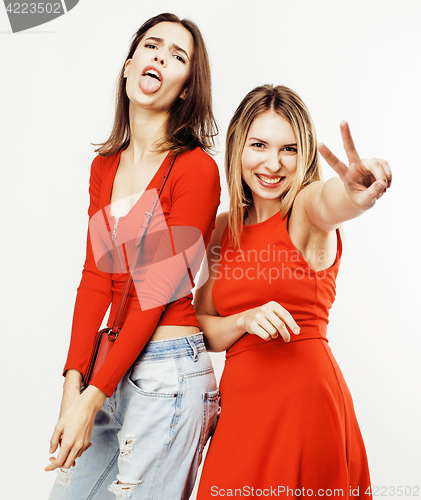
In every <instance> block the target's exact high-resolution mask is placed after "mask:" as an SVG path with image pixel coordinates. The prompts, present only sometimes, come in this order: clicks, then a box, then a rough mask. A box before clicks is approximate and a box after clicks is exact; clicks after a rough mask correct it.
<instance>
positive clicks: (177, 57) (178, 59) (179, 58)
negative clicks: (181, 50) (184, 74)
mask: <svg viewBox="0 0 421 500" xmlns="http://www.w3.org/2000/svg"><path fill="white" fill-rule="evenodd" d="M174 57H175V58H176V59H177V61H181V62H182V63H185V62H186V61H185V60H184V59H183V58H182V57H181V56H179V55H178V54H175V55H174Z"/></svg>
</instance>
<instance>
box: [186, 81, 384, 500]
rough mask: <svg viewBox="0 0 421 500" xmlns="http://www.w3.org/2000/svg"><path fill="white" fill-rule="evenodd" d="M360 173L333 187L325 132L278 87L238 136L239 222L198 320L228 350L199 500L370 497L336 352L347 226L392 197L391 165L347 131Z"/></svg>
mask: <svg viewBox="0 0 421 500" xmlns="http://www.w3.org/2000/svg"><path fill="white" fill-rule="evenodd" d="M341 133H342V138H343V144H344V148H345V152H346V154H347V157H348V160H349V164H350V165H349V167H347V166H346V165H345V164H343V163H342V162H340V161H339V160H338V159H337V158H336V157H335V156H334V155H333V154H332V153H331V152H330V151H329V149H328V148H327V147H326V146H324V145H320V146H319V152H320V153H321V154H322V155H323V157H324V158H325V159H326V161H327V162H328V163H329V165H330V166H331V167H332V168H333V169H334V170H335V171H336V173H337V174H338V176H339V177H334V178H332V179H329V180H328V181H327V182H323V181H322V180H321V166H320V159H319V154H318V149H317V143H316V133H315V130H314V126H313V124H312V121H311V118H310V115H309V112H308V110H307V108H306V107H305V105H304V103H303V102H302V100H301V99H300V97H299V96H298V95H297V94H296V93H295V92H293V91H292V90H290V89H288V88H286V87H273V86H271V85H265V86H262V87H257V88H255V89H254V90H253V91H251V92H250V93H249V94H248V95H247V96H246V97H245V98H244V100H243V101H242V102H241V104H240V106H239V107H238V109H237V111H236V112H235V115H234V117H233V119H232V120H231V123H230V125H229V128H228V133H227V147H226V174H227V179H228V187H229V192H230V211H229V212H228V213H224V214H221V215H220V216H218V218H217V223H216V228H215V231H214V233H213V235H212V239H211V243H210V245H209V247H208V258H209V262H210V264H211V265H210V279H209V280H208V281H207V282H206V284H205V285H204V286H203V287H202V288H199V290H198V291H197V294H196V297H195V307H196V311H197V315H198V319H199V323H200V325H201V328H202V330H203V332H204V334H205V338H206V342H207V345H208V347H209V349H210V350H212V351H224V350H227V353H226V363H225V368H224V372H223V375H222V379H221V385H220V392H221V416H220V419H219V422H218V425H217V428H216V431H215V434H214V437H213V438H212V441H211V444H210V447H209V452H208V455H207V457H206V460H205V464H204V469H203V474H202V478H201V483H200V487H199V494H198V499H200V500H203V499H210V498H214V497H216V496H256V497H257V496H262V497H263V496H276V497H285V498H286V497H289V498H290V497H292V498H298V497H302V496H306V497H307V496H329V495H331V496H333V495H334V496H335V497H340V498H355V497H360V498H364V499H367V498H369V497H370V496H371V491H370V478H369V471H368V465H367V458H366V453H365V448H364V444H363V440H362V437H361V433H360V429H359V426H358V423H357V420H356V417H355V413H354V408H353V404H352V399H351V395H350V393H349V390H348V387H347V385H346V383H345V380H344V378H343V376H342V373H341V371H340V369H339V367H338V365H337V363H336V361H335V358H334V357H333V355H332V353H331V350H330V348H329V345H328V341H327V337H326V330H327V324H328V316H329V309H330V307H331V306H332V304H333V302H334V299H335V279H336V275H337V272H338V268H339V262H340V258H341V253H342V243H341V234H340V227H341V225H342V223H343V222H344V221H346V220H349V219H353V218H355V217H358V216H359V215H362V214H363V213H364V212H365V211H366V210H368V209H370V208H372V207H373V206H374V205H375V203H376V200H377V199H379V198H380V197H381V196H382V195H383V194H384V193H385V192H386V189H387V188H388V187H390V184H391V172H390V168H389V166H388V164H387V163H386V162H385V161H383V160H378V159H371V160H361V159H360V157H359V156H358V153H357V151H356V149H355V146H354V143H353V140H352V137H351V134H350V130H349V127H348V125H347V123H345V122H342V123H341Z"/></svg>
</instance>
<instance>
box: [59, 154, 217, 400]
mask: <svg viewBox="0 0 421 500" xmlns="http://www.w3.org/2000/svg"><path fill="white" fill-rule="evenodd" d="M120 154H121V151H120V152H119V153H117V154H115V155H112V156H110V157H103V156H97V157H96V158H95V159H94V161H93V162H92V167H91V176H90V184H89V194H90V205H89V211H88V214H89V219H90V223H89V230H88V240H87V250H86V260H85V264H84V267H83V272H82V279H81V282H80V285H79V287H78V291H77V297H76V303H75V309H74V315H73V326H72V335H71V341H70V347H69V352H68V356H67V361H66V364H65V367H64V373H65V372H66V370H69V369H76V370H78V371H80V372H81V373H82V374H84V373H85V371H86V370H87V367H88V363H89V359H90V355H91V352H92V349H93V345H94V339H95V335H96V333H97V331H98V329H99V328H100V326H101V323H102V320H103V318H104V315H105V313H106V311H107V309H108V307H109V305H110V303H111V304H112V305H111V310H110V315H109V318H108V322H107V325H108V326H112V324H113V321H114V317H115V313H116V310H117V307H118V303H119V300H120V296H121V292H122V290H123V287H124V283H125V280H126V276H127V267H128V265H127V263H128V262H130V257H131V255H130V254H131V253H132V252H133V248H134V245H133V236H132V246H131V247H130V244H129V243H128V244H127V245H126V246H124V245H122V246H121V241H123V239H122V237H124V239H125V240H126V241H128V239H129V238H128V237H127V235H125V233H127V232H128V231H129V229H130V228H131V233H132V235H133V231H134V234H135V235H136V234H137V231H138V229H139V226H140V223H141V222H142V220H143V214H144V212H145V210H147V208H148V207H149V203H150V196H148V194H149V195H150V193H156V189H157V188H158V186H159V183H160V181H161V178H162V175H163V171H164V168H165V166H166V165H167V164H168V161H169V160H170V158H169V155H168V156H167V157H166V158H165V160H164V161H163V163H162V165H161V166H160V168H159V169H158V171H157V172H156V174H155V176H154V177H153V179H152V180H151V182H150V183H149V185H148V187H147V190H145V192H144V193H143V194H142V196H141V198H140V199H139V201H138V202H137V203H136V204H135V206H134V207H133V208H132V209H131V210H130V212H129V213H128V214H127V216H125V217H120V218H119V220H118V242H117V241H116V242H115V243H116V244H114V245H113V248H111V247H110V248H109V249H108V250H109V253H108V255H109V256H111V259H110V258H109V257H108V260H109V261H112V262H113V265H112V267H111V268H110V269H107V266H106V265H105V266H104V262H103V261H101V259H98V255H97V253H98V248H97V244H96V243H95V236H94V233H98V234H99V235H100V236H99V238H98V236H97V237H96V241H98V239H99V240H101V238H102V236H101V231H102V232H103V228H101V227H97V225H96V219H98V220H100V218H98V215H100V214H101V212H102V213H103V214H105V215H104V217H103V219H102V220H103V221H104V220H106V219H107V218H108V219H110V218H111V220H112V216H111V215H110V213H109V205H110V199H111V192H112V187H113V183H114V178H115V175H116V172H117V168H118V164H119V160H120ZM220 192H221V188H220V182H219V171H218V167H217V165H216V163H215V161H214V160H213V159H212V158H211V157H210V156H209V155H208V154H207V153H205V152H204V151H203V150H202V149H200V148H196V149H194V150H193V151H188V152H185V153H181V154H179V155H178V156H177V159H176V161H175V163H174V165H173V167H172V170H171V173H170V175H169V177H168V180H167V182H166V184H165V186H164V189H163V191H162V193H161V198H160V204H158V206H157V210H156V212H158V214H157V215H155V214H154V217H153V218H152V220H151V225H150V228H149V229H148V233H147V236H146V238H145V244H144V248H143V250H142V254H141V261H142V262H141V264H142V265H141V266H140V267H138V268H137V271H136V273H135V275H134V286H132V290H131V293H130V296H129V300H128V303H127V306H126V309H125V314H124V317H123V325H122V328H121V331H120V334H119V336H118V338H117V340H116V341H115V344H114V346H113V349H112V351H111V353H110V354H109V356H108V357H107V359H106V360H105V362H104V364H103V365H102V367H101V368H100V370H99V371H98V373H97V374H96V375H95V376H94V378H93V379H92V381H91V384H92V385H94V386H95V387H97V388H99V389H101V390H102V391H104V392H105V393H106V394H107V395H108V396H110V395H111V394H112V393H113V392H114V390H115V388H116V386H117V384H118V383H119V381H120V380H121V378H122V377H123V375H124V374H125V373H126V371H127V370H128V369H129V368H130V366H131V365H132V364H133V362H134V361H135V360H136V358H137V357H138V355H139V354H140V352H141V351H142V349H143V347H144V346H145V344H146V343H147V342H148V340H149V338H150V337H151V335H152V334H153V332H154V330H155V329H156V327H157V326H158V325H186V326H188V325H191V326H199V323H198V321H197V319H196V315H195V312H194V309H193V305H192V298H193V297H192V293H191V288H192V285H191V284H190V280H188V281H189V283H188V286H186V283H185V281H186V280H185V275H186V267H185V266H186V262H185V259H186V252H181V253H180V252H178V253H177V244H176V241H175V240H176V238H175V235H176V234H186V233H180V230H181V227H177V228H176V227H175V226H182V227H184V228H186V227H187V229H190V228H191V230H192V231H193V233H194V232H196V235H197V234H199V235H200V233H201V237H202V238H203V241H204V246H205V247H206V246H207V244H208V243H209V240H210V236H211V233H212V231H213V229H214V227H215V217H216V212H217V208H218V205H219V200H220ZM159 207H160V209H159V210H158V208H159ZM98 212H100V213H99V214H98ZM95 214H97V216H96V217H94V216H95ZM159 216H161V217H159ZM160 219H161V221H160ZM162 222H164V225H165V226H166V227H167V226H168V229H167V232H166V235H163V231H161V230H160V228H161V227H162ZM103 225H104V227H105V224H103ZM98 226H99V224H98ZM107 226H111V228H110V227H108V229H111V231H113V229H114V228H115V226H114V227H113V225H112V224H107ZM172 228H174V229H172ZM195 228H196V229H195ZM177 231H178V233H177ZM199 231H200V233H199ZM129 232H130V231H129ZM168 233H170V240H171V245H172V255H171V259H168V250H167V249H168V241H169V238H168ZM190 233H191V232H190ZM107 236H108V243H107V237H104V239H103V241H104V242H105V243H104V247H106V246H107V245H109V242H110V241H111V239H114V238H110V236H111V233H108V235H107ZM184 239H185V238H184ZM200 239H201V238H200ZM92 242H93V243H94V245H92ZM93 246H94V250H93ZM164 246H165V248H164ZM187 246H188V245H187ZM122 250H124V252H123V251H122ZM116 252H117V253H118V258H117V255H116ZM163 261H168V262H170V261H171V263H170V264H168V266H167V269H168V268H170V269H171V273H165V275H163V273H162V271H161V272H160V273H158V274H157V272H156V270H155V268H154V266H153V265H151V264H154V263H155V262H163ZM97 264H98V265H97ZM199 266H200V263H197V262H196V263H195V264H194V265H192V266H190V267H191V270H192V272H193V271H197V270H198V268H199ZM161 269H162V266H161ZM106 271H108V272H106ZM193 275H194V274H193ZM140 285H141V286H140ZM163 297H165V299H163ZM163 304H168V305H167V306H165V305H163Z"/></svg>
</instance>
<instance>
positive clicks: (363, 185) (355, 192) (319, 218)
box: [296, 122, 392, 231]
mask: <svg viewBox="0 0 421 500" xmlns="http://www.w3.org/2000/svg"><path fill="white" fill-rule="evenodd" d="M340 128H341V135H342V140H343V145H344V149H345V153H346V155H347V158H348V161H349V167H347V166H346V165H345V164H344V163H343V162H341V161H340V160H339V159H338V158H337V157H336V156H335V155H334V154H333V153H332V152H331V151H330V150H329V148H327V146H325V145H324V144H319V146H318V149H319V152H320V154H321V155H322V156H323V158H324V159H325V160H326V162H327V163H328V164H329V165H330V166H331V167H332V168H333V170H335V172H336V173H337V174H338V176H339V177H333V178H331V179H329V180H328V181H326V182H321V181H320V182H314V183H312V184H310V185H309V186H307V187H306V188H304V189H303V190H302V191H301V193H299V195H298V196H297V200H296V201H297V202H298V203H299V204H302V205H303V207H304V210H305V213H306V215H307V218H308V220H309V221H310V222H311V223H312V224H313V225H314V226H316V227H318V228H319V229H321V230H323V231H332V230H334V229H336V228H338V227H339V226H340V225H341V224H342V223H343V222H345V221H347V220H351V219H354V218H356V217H358V216H359V215H361V214H363V213H364V212H365V211H366V210H368V209H369V208H372V207H373V206H374V205H375V203H376V200H378V199H379V198H380V197H381V196H382V195H383V194H384V193H385V192H386V190H387V189H388V188H389V187H390V186H391V183H392V173H391V170H390V167H389V165H388V163H387V162H386V161H384V160H381V159H378V158H371V159H369V160H362V159H361V158H360V157H359V155H358V152H357V150H356V148H355V145H354V141H353V139H352V136H351V132H350V129H349V125H348V123H347V122H341V125H340Z"/></svg>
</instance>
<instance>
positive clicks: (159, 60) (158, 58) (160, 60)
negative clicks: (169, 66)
mask: <svg viewBox="0 0 421 500" xmlns="http://www.w3.org/2000/svg"><path fill="white" fill-rule="evenodd" d="M153 60H154V61H155V62H157V63H158V64H160V65H161V66H165V57H164V56H163V54H157V55H156V56H155V57H154V58H153Z"/></svg>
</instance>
